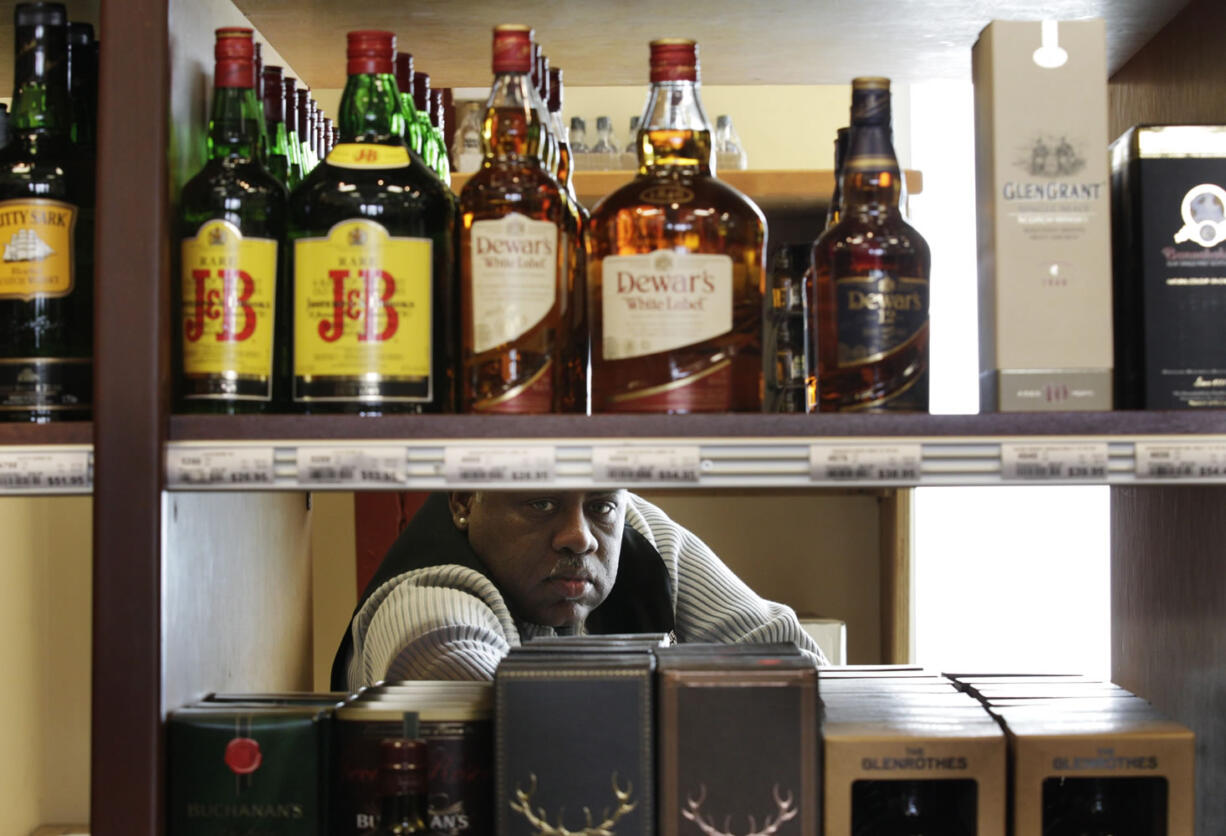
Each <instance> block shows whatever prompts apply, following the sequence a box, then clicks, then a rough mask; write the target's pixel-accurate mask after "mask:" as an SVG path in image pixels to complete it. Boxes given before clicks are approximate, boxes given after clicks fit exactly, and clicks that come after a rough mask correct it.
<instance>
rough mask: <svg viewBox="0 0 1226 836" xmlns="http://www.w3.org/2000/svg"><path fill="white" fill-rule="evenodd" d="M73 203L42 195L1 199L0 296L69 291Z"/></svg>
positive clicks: (26, 297) (71, 259)
mask: <svg viewBox="0 0 1226 836" xmlns="http://www.w3.org/2000/svg"><path fill="white" fill-rule="evenodd" d="M76 223H77V207H75V206H73V205H72V204H71V203H63V202H62V201H58V200H45V199H43V198H19V199H16V200H3V201H0V247H3V248H4V249H3V254H2V255H0V299H4V298H19V299H33V298H34V297H36V296H67V295H68V294H69V293H71V292H72V288H73V284H74V278H73V251H72V241H73V229H74V228H75V227H76Z"/></svg>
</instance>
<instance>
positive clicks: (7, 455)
mask: <svg viewBox="0 0 1226 836" xmlns="http://www.w3.org/2000/svg"><path fill="white" fill-rule="evenodd" d="M92 487H93V480H92V479H91V478H90V473H89V452H88V451H86V450H79V451H78V450H62V451H54V452H50V451H49V452H32V451H31V452H18V451H8V452H4V453H0V491H14V492H17V491H22V492H24V491H74V490H80V491H81V492H82V493H84V492H87V491H89V490H90V489H91V488H92Z"/></svg>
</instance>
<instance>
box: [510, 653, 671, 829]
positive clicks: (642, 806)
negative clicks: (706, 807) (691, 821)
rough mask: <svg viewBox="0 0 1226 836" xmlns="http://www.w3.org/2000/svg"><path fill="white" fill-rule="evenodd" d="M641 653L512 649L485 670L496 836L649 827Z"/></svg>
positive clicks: (646, 685) (651, 778) (650, 750)
mask: <svg viewBox="0 0 1226 836" xmlns="http://www.w3.org/2000/svg"><path fill="white" fill-rule="evenodd" d="M654 670H655V657H654V656H652V654H651V653H649V652H633V653H631V652H624V653H621V652H606V653H585V652H569V653H568V652H561V651H559V652H557V653H552V654H550V653H539V652H531V653H528V652H514V651H513V652H512V653H511V654H510V655H509V656H507V657H506V658H505V659H504V660H503V661H502V663H501V664H500V665H499V666H498V671H497V673H496V674H495V676H494V711H495V719H494V729H495V731H494V735H495V744H494V773H495V779H494V780H495V796H494V808H495V812H494V820H495V827H496V831H495V832H496V833H497V834H498V836H539V834H540V833H544V832H554V831H557V832H560V831H562V830H563V829H565V830H570V831H581V830H583V829H584V828H595V829H596V831H599V832H614V833H617V834H618V836H635V834H640V836H653V834H654V832H655V783H656V782H655V771H654V763H655V749H654V745H653V744H654V740H655V723H654V718H653V702H652V701H653V693H654V689H653V676H654Z"/></svg>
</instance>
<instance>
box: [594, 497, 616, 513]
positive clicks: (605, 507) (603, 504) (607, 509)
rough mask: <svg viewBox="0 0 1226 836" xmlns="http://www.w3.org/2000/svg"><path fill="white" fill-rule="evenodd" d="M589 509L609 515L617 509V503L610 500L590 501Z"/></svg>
mask: <svg viewBox="0 0 1226 836" xmlns="http://www.w3.org/2000/svg"><path fill="white" fill-rule="evenodd" d="M588 509H589V510H591V512H592V513H593V514H596V515H597V516H600V517H607V516H609V515H611V514H612V513H613V512H614V511H616V510H617V503H616V502H610V501H608V500H601V501H599V502H593V503H590V504H589V505H588Z"/></svg>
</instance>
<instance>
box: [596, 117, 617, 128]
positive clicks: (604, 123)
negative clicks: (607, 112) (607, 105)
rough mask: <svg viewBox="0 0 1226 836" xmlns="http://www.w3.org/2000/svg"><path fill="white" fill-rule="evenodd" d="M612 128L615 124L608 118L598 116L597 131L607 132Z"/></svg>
mask: <svg viewBox="0 0 1226 836" xmlns="http://www.w3.org/2000/svg"><path fill="white" fill-rule="evenodd" d="M612 127H613V123H612V122H610V121H609V117H608V116H597V117H596V130H598V131H607V130H610V129H611V128H612Z"/></svg>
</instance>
